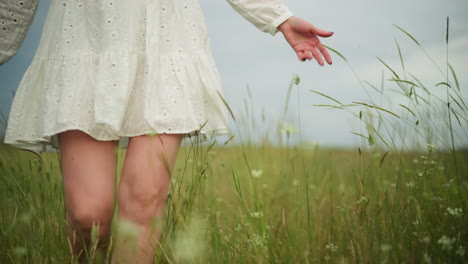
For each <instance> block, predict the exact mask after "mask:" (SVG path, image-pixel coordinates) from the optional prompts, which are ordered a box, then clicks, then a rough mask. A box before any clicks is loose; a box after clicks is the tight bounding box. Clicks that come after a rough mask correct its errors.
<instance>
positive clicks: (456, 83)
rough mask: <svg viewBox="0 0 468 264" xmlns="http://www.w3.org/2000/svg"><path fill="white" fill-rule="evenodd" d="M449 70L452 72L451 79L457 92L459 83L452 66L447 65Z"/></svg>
mask: <svg viewBox="0 0 468 264" xmlns="http://www.w3.org/2000/svg"><path fill="white" fill-rule="evenodd" d="M448 66H449V68H450V72H452V76H453V79H454V80H455V86H456V87H457V90H458V91H460V83H459V82H458V78H457V74H455V70H454V69H453V67H452V65H450V64H449V65H448Z"/></svg>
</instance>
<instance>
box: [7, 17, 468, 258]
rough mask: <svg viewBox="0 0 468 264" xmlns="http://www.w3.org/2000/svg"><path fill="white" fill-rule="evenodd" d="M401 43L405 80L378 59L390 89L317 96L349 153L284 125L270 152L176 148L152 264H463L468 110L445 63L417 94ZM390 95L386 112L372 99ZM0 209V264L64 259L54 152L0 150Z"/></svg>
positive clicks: (466, 253)
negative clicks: (339, 117)
mask: <svg viewBox="0 0 468 264" xmlns="http://www.w3.org/2000/svg"><path fill="white" fill-rule="evenodd" d="M447 28H448V26H447ZM399 30H400V31H402V32H403V33H405V34H406V35H407V36H408V37H409V38H410V39H411V40H412V41H414V42H415V44H416V45H418V46H420V44H419V43H418V42H417V41H416V40H415V39H414V38H413V37H412V36H411V35H409V33H407V32H405V31H404V30H402V29H399ZM447 43H448V34H447ZM397 47H398V52H399V55H400V60H401V66H402V67H400V68H402V69H403V70H402V71H397V70H395V69H394V68H393V66H391V65H388V64H386V63H385V62H384V61H382V60H381V62H382V64H383V67H385V68H386V69H387V71H388V72H390V76H391V79H390V80H388V81H387V82H386V83H390V85H392V88H391V89H387V88H385V87H384V86H383V85H382V87H376V86H374V85H372V84H369V83H367V84H366V85H365V86H366V87H364V88H365V89H368V90H369V91H373V94H372V96H371V97H370V98H368V99H366V100H365V101H363V102H351V103H348V102H340V101H338V100H336V99H334V98H331V97H329V96H327V95H326V94H324V93H322V92H319V91H313V92H314V93H315V94H317V96H322V97H324V100H328V102H331V103H332V104H324V105H321V107H328V108H333V109H338V110H340V111H341V110H345V112H346V113H345V112H344V114H347V113H348V114H351V115H352V116H354V117H355V118H358V119H359V120H361V121H362V130H361V131H358V132H354V133H355V134H356V136H357V137H360V138H361V139H362V140H363V143H362V145H361V146H360V147H358V148H355V149H327V148H323V147H320V146H318V145H310V146H309V145H306V144H303V143H302V137H301V134H300V129H299V133H298V134H294V133H297V132H298V131H296V130H295V129H292V128H288V129H286V128H284V127H283V128H282V129H278V131H279V136H278V138H279V139H281V140H280V141H279V142H275V144H270V143H267V142H268V140H264V141H261V142H264V143H258V144H253V143H249V142H248V140H247V141H244V142H243V143H242V144H233V143H232V142H229V143H227V144H223V142H219V143H217V144H199V143H197V142H192V143H191V144H190V143H189V144H187V145H185V146H184V147H183V148H182V150H181V151H180V154H179V158H178V162H177V164H176V167H175V169H174V171H173V174H172V184H171V190H170V194H169V199H168V204H167V208H166V217H165V225H164V233H163V237H162V240H161V243H160V245H159V247H158V248H157V252H158V253H157V258H156V262H157V263H447V264H451V263H468V215H467V210H468V200H467V189H468V151H467V150H466V149H465V150H464V149H463V148H462V147H459V146H468V136H467V134H468V131H467V130H468V129H466V128H467V127H468V126H467V124H468V106H467V104H466V103H465V101H466V100H464V97H463V94H462V92H461V91H462V90H461V89H460V84H459V81H458V79H457V76H456V74H455V70H454V69H453V68H452V67H451V66H450V65H449V64H448V63H447V65H446V66H445V68H439V70H440V72H441V82H439V83H437V84H434V85H430V86H428V85H424V84H423V83H424V82H421V81H420V80H418V79H417V78H416V77H415V76H413V75H411V74H410V73H408V72H406V71H405V65H404V58H403V57H402V55H401V52H400V48H399V46H398V43H397ZM421 48H422V47H421ZM336 53H337V54H338V55H339V56H341V57H342V58H343V59H344V60H346V59H345V58H344V57H343V56H342V55H341V54H339V53H338V52H336ZM426 54H427V53H426ZM428 56H429V55H428ZM436 67H438V66H437V65H436ZM299 83H300V79H299V78H298V77H295V78H293V80H292V82H291V87H290V88H289V91H291V89H293V88H294V87H295V86H297V85H299ZM362 83H363V85H364V84H365V82H362ZM384 88H385V89H384ZM395 91H396V93H397V94H398V96H399V97H397V98H396V99H395V97H393V98H394V100H396V101H393V102H391V103H390V104H389V105H388V106H387V105H382V104H376V103H374V101H382V100H374V99H379V98H388V96H387V93H388V92H395ZM440 91H442V93H441V92H440ZM368 94H369V93H368ZM288 101H289V92H288V96H287V99H286V105H287V104H288ZM286 109H287V107H286ZM395 109H397V110H398V109H399V111H395ZM249 118H252V117H246V118H245V119H244V120H247V121H248V120H249ZM250 120H251V119H250ZM299 120H300V118H299ZM241 123H242V122H241ZM249 123H252V122H245V124H249ZM245 124H244V125H245ZM239 126H242V124H239ZM299 126H300V124H299ZM278 127H280V126H278ZM247 130H248V129H247ZM293 134H294V135H293ZM247 136H248V135H247ZM293 136H294V137H296V138H295V141H294V142H297V143H294V144H288V142H289V143H290V142H292V141H289V139H291V137H293ZM213 143H214V142H213ZM457 146H458V147H457ZM117 154H118V158H119V168H121V166H122V161H123V157H124V155H125V149H119V151H118V153H117ZM119 171H120V170H119ZM117 179H118V177H117ZM0 209H1V216H0V263H74V260H73V258H72V256H71V254H70V252H71V251H70V249H69V246H68V242H67V240H66V236H65V232H64V228H65V226H66V222H65V220H64V204H63V188H62V180H61V172H60V165H59V158H58V155H57V154H56V153H53V152H47V153H44V154H42V156H41V157H40V158H39V157H38V156H35V155H33V154H32V153H29V152H21V151H19V150H17V149H12V148H10V147H7V146H4V145H0ZM113 228H114V229H115V228H119V229H120V231H121V232H122V233H127V234H128V235H132V234H133V232H134V230H133V229H132V227H131V226H116V225H114V226H113ZM111 248H112V247H111ZM87 254H88V255H89V262H90V263H94V262H97V263H107V261H108V259H107V258H106V256H105V254H106V252H104V253H101V252H95V251H93V250H90V252H87Z"/></svg>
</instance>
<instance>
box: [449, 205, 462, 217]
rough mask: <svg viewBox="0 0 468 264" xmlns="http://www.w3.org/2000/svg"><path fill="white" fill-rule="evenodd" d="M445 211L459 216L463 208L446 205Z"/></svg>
mask: <svg viewBox="0 0 468 264" xmlns="http://www.w3.org/2000/svg"><path fill="white" fill-rule="evenodd" d="M447 212H448V213H449V214H451V215H453V216H457V217H460V216H461V215H462V213H463V209H461V208H450V207H447Z"/></svg>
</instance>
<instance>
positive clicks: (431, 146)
mask: <svg viewBox="0 0 468 264" xmlns="http://www.w3.org/2000/svg"><path fill="white" fill-rule="evenodd" d="M427 149H428V150H429V151H432V150H437V149H438V148H437V146H436V145H432V144H427Z"/></svg>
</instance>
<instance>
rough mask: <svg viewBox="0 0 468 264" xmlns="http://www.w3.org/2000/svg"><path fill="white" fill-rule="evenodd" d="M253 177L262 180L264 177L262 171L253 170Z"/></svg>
mask: <svg viewBox="0 0 468 264" xmlns="http://www.w3.org/2000/svg"><path fill="white" fill-rule="evenodd" d="M251 173H252V177H254V178H260V177H261V176H262V175H263V171H262V170H252V172H251Z"/></svg>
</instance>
